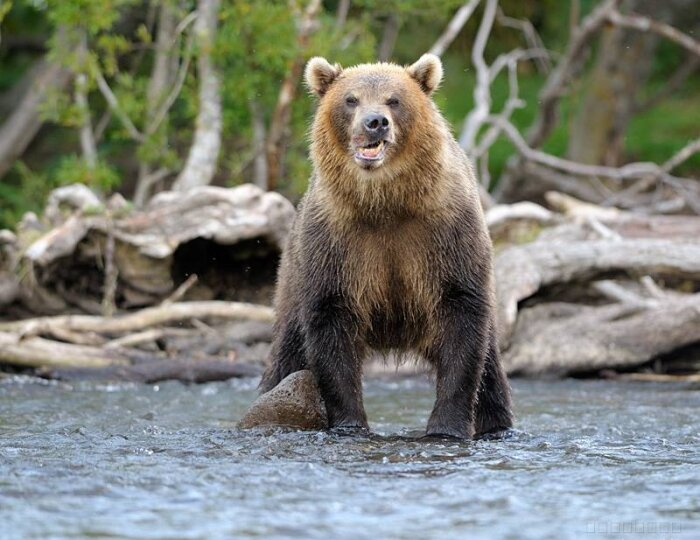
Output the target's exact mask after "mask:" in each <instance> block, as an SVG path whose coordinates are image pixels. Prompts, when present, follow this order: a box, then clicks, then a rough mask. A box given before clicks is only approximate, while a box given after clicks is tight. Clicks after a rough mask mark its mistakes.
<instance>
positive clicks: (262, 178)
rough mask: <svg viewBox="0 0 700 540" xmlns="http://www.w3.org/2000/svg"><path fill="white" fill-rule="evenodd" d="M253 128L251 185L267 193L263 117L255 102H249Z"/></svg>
mask: <svg viewBox="0 0 700 540" xmlns="http://www.w3.org/2000/svg"><path fill="white" fill-rule="evenodd" d="M250 115H251V123H252V127H253V183H254V184H255V185H256V186H258V187H259V188H261V189H264V190H266V191H267V158H266V157H265V139H266V137H267V134H266V129H265V115H264V114H263V109H262V107H261V106H260V103H258V101H257V100H255V99H253V100H251V101H250Z"/></svg>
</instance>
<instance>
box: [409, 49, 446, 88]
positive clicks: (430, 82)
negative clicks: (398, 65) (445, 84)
mask: <svg viewBox="0 0 700 540" xmlns="http://www.w3.org/2000/svg"><path fill="white" fill-rule="evenodd" d="M406 71H407V72H408V74H409V75H410V76H411V77H413V78H414V79H415V80H416V82H417V83H418V84H419V85H420V87H421V89H422V90H423V92H425V93H426V94H428V95H430V94H432V93H433V92H434V91H435V89H436V88H437V87H438V86H440V82H441V81H442V62H441V61H440V58H438V57H437V56H435V55H434V54H424V55H423V56H421V57H420V58H419V59H418V61H417V62H416V63H415V64H412V65H410V66H408V67H407V68H406Z"/></svg>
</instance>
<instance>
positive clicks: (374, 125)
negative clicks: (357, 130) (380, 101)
mask: <svg viewBox="0 0 700 540" xmlns="http://www.w3.org/2000/svg"><path fill="white" fill-rule="evenodd" d="M362 123H363V124H364V126H365V129H366V130H367V131H369V132H370V133H373V134H379V133H382V132H384V131H386V129H387V128H388V127H389V119H388V118H387V117H386V116H384V115H383V114H377V113H372V114H368V115H367V116H365V117H364V119H363V120H362Z"/></svg>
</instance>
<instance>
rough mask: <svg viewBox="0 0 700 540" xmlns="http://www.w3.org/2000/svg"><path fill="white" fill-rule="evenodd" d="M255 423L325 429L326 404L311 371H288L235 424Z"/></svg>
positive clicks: (250, 424)
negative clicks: (280, 380)
mask: <svg viewBox="0 0 700 540" xmlns="http://www.w3.org/2000/svg"><path fill="white" fill-rule="evenodd" d="M258 426H285V427H292V428H297V429H306V430H321V429H326V428H327V427H328V420H327V418H326V408H325V406H324V405H323V401H322V399H321V391H320V390H319V388H318V385H317V384H316V379H315V378H314V376H313V374H312V373H311V372H310V371H308V370H303V371H297V372H296V373H292V374H291V375H289V376H288V377H287V378H285V379H283V380H282V382H280V383H279V384H278V385H277V386H275V387H274V388H273V389H272V390H270V391H269V392H267V393H266V394H263V395H262V396H260V397H259V398H258V399H256V400H255V401H254V402H253V404H252V405H251V406H250V408H249V409H248V411H247V412H246V413H245V415H244V416H243V419H242V420H241V421H240V423H239V427H241V428H244V429H247V428H252V427H258Z"/></svg>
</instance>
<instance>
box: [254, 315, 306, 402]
mask: <svg viewBox="0 0 700 540" xmlns="http://www.w3.org/2000/svg"><path fill="white" fill-rule="evenodd" d="M278 324H279V325H280V327H279V328H276V329H275V340H274V342H273V344H272V352H271V354H270V356H271V358H270V365H269V367H268V368H267V369H266V370H265V373H264V374H263V377H262V380H261V381H260V391H261V392H262V393H265V392H268V391H270V390H272V389H273V388H274V387H275V386H277V385H278V384H279V383H280V381H281V380H282V379H284V378H285V377H287V376H288V375H291V374H292V373H294V372H296V371H300V370H302V369H306V368H307V365H306V355H305V351H304V335H303V334H302V330H301V325H300V323H299V320H298V318H297V317H296V316H292V317H290V318H289V320H287V321H286V322H278Z"/></svg>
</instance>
